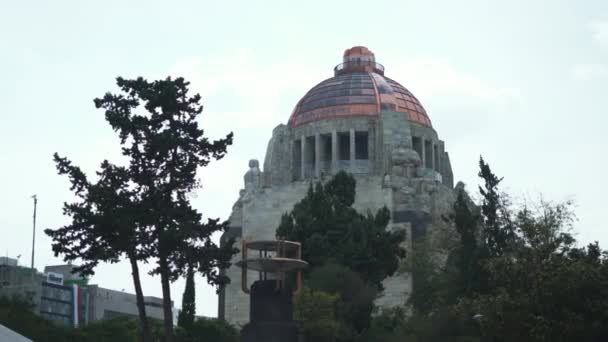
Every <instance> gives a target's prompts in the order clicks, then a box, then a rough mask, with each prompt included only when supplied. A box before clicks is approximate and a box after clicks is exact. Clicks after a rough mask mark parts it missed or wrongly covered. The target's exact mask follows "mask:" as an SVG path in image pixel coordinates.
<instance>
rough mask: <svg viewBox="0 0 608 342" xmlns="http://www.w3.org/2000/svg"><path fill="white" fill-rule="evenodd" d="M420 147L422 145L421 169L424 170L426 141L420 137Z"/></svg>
mask: <svg viewBox="0 0 608 342" xmlns="http://www.w3.org/2000/svg"><path fill="white" fill-rule="evenodd" d="M420 145H422V148H421V150H422V155H421V156H420V157H421V158H422V167H424V168H426V139H425V138H424V137H420Z"/></svg>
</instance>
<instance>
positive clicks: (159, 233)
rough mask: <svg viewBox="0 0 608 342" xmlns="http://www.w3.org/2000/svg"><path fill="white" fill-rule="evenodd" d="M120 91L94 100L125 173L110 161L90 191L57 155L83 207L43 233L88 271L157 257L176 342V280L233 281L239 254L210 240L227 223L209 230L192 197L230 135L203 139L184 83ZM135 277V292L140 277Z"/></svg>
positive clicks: (196, 107) (169, 337)
mask: <svg viewBox="0 0 608 342" xmlns="http://www.w3.org/2000/svg"><path fill="white" fill-rule="evenodd" d="M117 84H118V86H119V88H120V90H121V92H120V93H119V94H111V93H107V94H106V95H105V96H104V97H103V98H98V99H95V101H94V102H95V106H96V107H97V108H103V109H105V116H106V120H107V121H108V123H109V124H110V126H111V127H112V129H114V130H115V131H116V132H118V135H119V137H120V142H121V145H122V154H123V155H124V156H125V157H126V158H127V160H128V165H127V166H124V167H122V166H115V165H113V164H110V163H109V162H107V161H104V163H103V164H102V170H101V171H100V172H99V173H98V175H99V176H100V180H99V182H98V183H96V184H91V183H89V182H88V181H87V180H86V177H85V176H84V173H82V172H81V171H80V169H78V168H76V167H72V166H71V163H70V162H69V161H67V160H66V159H60V158H59V157H58V156H56V158H55V159H56V161H57V164H58V168H59V170H60V173H63V174H67V175H68V176H69V177H70V180H71V182H72V190H73V191H74V192H75V194H76V195H77V196H78V197H79V199H80V201H79V202H77V203H75V204H72V205H66V209H65V212H66V214H68V215H70V216H71V217H72V220H73V222H72V224H71V225H68V226H66V227H63V228H61V229H59V230H57V231H55V232H53V231H51V230H48V231H47V234H49V235H50V236H51V237H52V238H53V240H54V249H55V253H59V254H64V255H65V257H66V258H67V259H68V260H73V259H76V258H83V259H84V260H88V261H89V263H88V265H89V266H87V267H91V269H92V267H94V266H95V265H96V263H98V262H101V261H103V262H105V261H109V262H116V261H117V260H118V258H119V256H120V255H121V254H123V253H126V254H127V256H129V254H128V253H129V252H135V254H134V256H133V257H132V258H133V260H136V261H137V260H145V261H147V260H149V259H150V258H154V260H155V261H156V266H155V268H154V269H153V271H152V274H159V275H160V278H161V286H162V292H163V313H164V330H165V339H166V341H167V342H172V341H173V312H172V301H171V288H170V284H171V282H173V281H175V280H176V279H178V278H179V277H181V276H184V275H185V273H186V272H187V270H188V267H190V266H192V267H193V268H194V270H195V271H197V272H200V273H202V275H203V276H205V277H206V278H207V281H208V282H209V283H211V284H218V285H221V284H223V283H226V282H227V281H228V279H227V278H226V276H224V275H222V274H221V273H220V272H219V269H220V268H226V267H228V266H229V265H230V258H231V256H232V254H234V253H235V252H236V250H235V249H234V248H233V247H232V243H230V242H229V243H227V244H226V245H224V246H218V245H216V244H215V243H214V242H213V241H212V240H211V235H212V234H213V233H215V232H218V231H223V230H225V229H226V228H227V222H220V221H219V219H208V220H207V222H203V221H202V215H201V214H200V213H199V212H198V211H197V210H196V209H194V208H193V207H192V206H191V204H190V201H189V199H188V197H187V194H188V193H190V192H192V191H194V190H195V189H197V188H198V187H199V186H200V182H199V180H198V179H197V177H196V173H197V170H198V169H199V168H200V167H204V166H207V165H208V164H209V162H210V161H211V160H212V159H220V158H222V157H223V156H224V155H225V153H226V149H227V147H228V146H229V145H230V144H232V133H230V134H228V135H227V136H226V137H225V138H223V139H219V140H217V141H209V139H208V138H206V137H205V136H204V134H203V133H204V132H203V130H202V129H201V128H200V127H199V125H198V122H197V117H198V116H199V115H200V114H201V112H202V106H201V105H200V103H199V102H200V95H198V94H197V95H194V96H190V95H189V94H188V91H189V90H188V86H189V83H188V82H186V81H185V80H184V79H183V78H176V79H174V80H173V79H171V78H167V79H165V80H159V81H154V82H148V81H146V80H144V79H143V78H141V77H140V78H137V79H135V80H126V79H123V78H121V77H119V78H117ZM100 184H101V185H100ZM114 214H115V215H116V216H113V215H114ZM115 228H117V229H118V231H117V232H115V230H114V229H115ZM123 233H124V235H125V236H126V237H127V238H124V239H123V235H121V234H123ZM129 257H131V256H129ZM132 265H133V263H132ZM135 265H136V263H135ZM133 276H134V282H135V286H136V291H137V288H138V284H137V282H138V279H139V278H138V277H136V275H135V270H133ZM138 296H139V294H138ZM141 303H142V304H143V302H141ZM140 317H143V316H142V310H140Z"/></svg>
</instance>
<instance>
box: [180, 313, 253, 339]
mask: <svg viewBox="0 0 608 342" xmlns="http://www.w3.org/2000/svg"><path fill="white" fill-rule="evenodd" d="M176 337H177V338H176V340H177V341H178V342H240V340H241V338H240V335H239V331H238V330H237V329H236V328H235V327H233V326H232V325H230V324H228V323H226V322H225V321H223V320H219V319H206V318H203V319H197V320H196V321H194V322H193V323H192V325H191V326H189V327H188V328H187V329H183V328H180V329H178V330H177V334H176Z"/></svg>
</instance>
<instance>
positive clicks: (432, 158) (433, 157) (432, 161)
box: [430, 140, 435, 170]
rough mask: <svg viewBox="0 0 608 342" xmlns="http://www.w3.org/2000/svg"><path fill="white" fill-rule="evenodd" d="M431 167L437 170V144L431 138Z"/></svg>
mask: <svg viewBox="0 0 608 342" xmlns="http://www.w3.org/2000/svg"><path fill="white" fill-rule="evenodd" d="M430 146H431V168H432V169H433V170H435V144H434V143H433V141H432V140H431V144H430Z"/></svg>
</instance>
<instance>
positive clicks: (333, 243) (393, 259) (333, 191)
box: [277, 171, 405, 288]
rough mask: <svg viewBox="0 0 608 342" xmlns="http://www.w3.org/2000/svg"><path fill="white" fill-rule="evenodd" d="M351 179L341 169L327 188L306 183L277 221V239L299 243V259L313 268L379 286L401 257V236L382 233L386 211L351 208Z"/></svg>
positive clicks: (388, 232) (388, 216)
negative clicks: (339, 269) (327, 267)
mask: <svg viewBox="0 0 608 342" xmlns="http://www.w3.org/2000/svg"><path fill="white" fill-rule="evenodd" d="M354 196H355V179H354V178H353V176H352V175H349V174H347V173H345V172H343V171H341V172H339V173H338V174H336V175H335V176H334V178H333V179H332V180H330V181H329V182H328V183H327V184H325V185H324V184H321V183H317V184H316V185H315V186H313V185H311V186H310V188H309V190H308V193H307V195H306V196H305V197H304V198H303V199H302V200H301V201H300V202H298V203H297V204H296V205H295V206H294V208H293V210H292V211H291V212H290V213H286V214H284V215H283V217H282V218H281V223H280V225H279V227H278V229H277V236H279V237H283V238H286V239H288V240H294V241H300V242H302V246H303V253H302V254H303V259H304V260H306V261H308V262H309V263H310V265H311V268H312V269H314V268H316V267H318V266H321V265H323V264H325V263H327V262H333V263H338V264H340V265H344V266H346V267H348V268H349V269H351V270H353V271H355V272H357V273H358V274H359V275H360V276H361V278H363V280H364V281H365V282H369V283H371V284H374V285H375V286H377V287H378V288H381V286H382V284H381V282H382V280H383V279H385V278H386V277H387V276H390V275H392V274H393V273H394V272H395V271H396V270H397V268H398V266H399V258H403V257H404V256H405V250H404V249H403V248H402V247H401V246H400V244H401V242H403V241H404V239H405V233H404V232H402V231H400V232H390V231H387V230H386V227H387V225H388V222H389V221H390V212H389V211H388V209H387V208H382V209H380V210H378V212H377V213H376V214H375V215H373V214H371V213H368V214H367V215H362V214H360V213H358V212H357V211H356V210H355V209H354V208H352V204H353V203H354V198H355V197H354Z"/></svg>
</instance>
